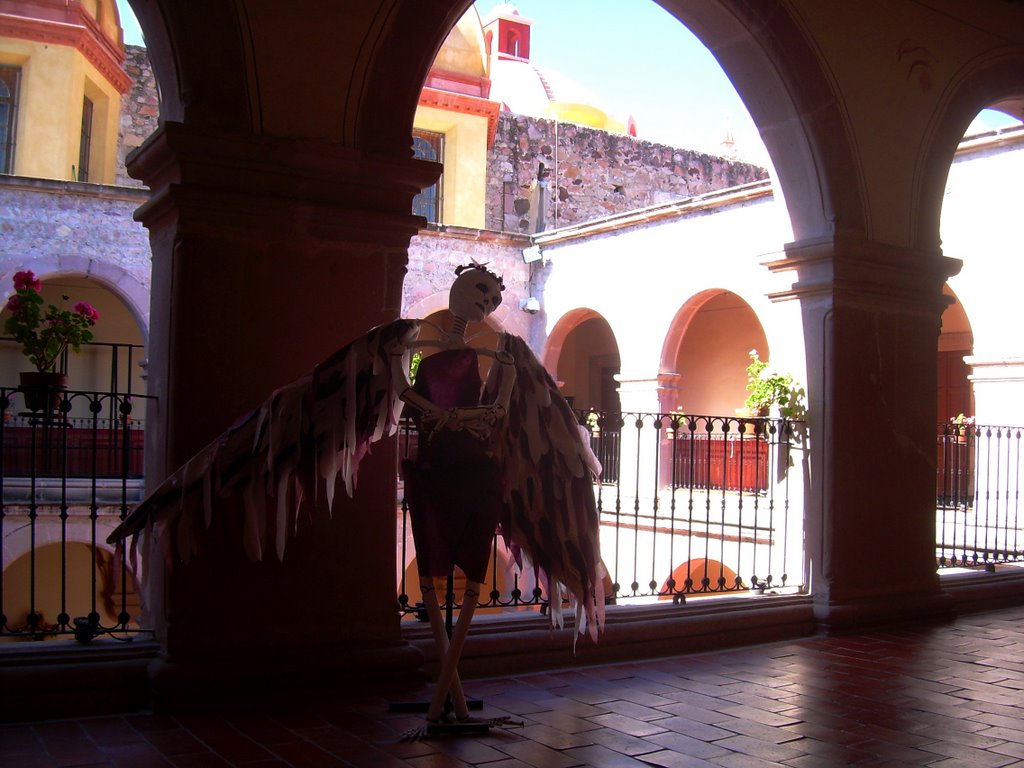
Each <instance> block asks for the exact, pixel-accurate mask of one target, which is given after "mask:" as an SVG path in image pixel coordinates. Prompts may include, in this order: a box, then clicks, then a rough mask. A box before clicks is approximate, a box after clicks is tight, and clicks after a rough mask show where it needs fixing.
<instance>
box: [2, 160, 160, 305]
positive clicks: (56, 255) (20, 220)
mask: <svg viewBox="0 0 1024 768" xmlns="http://www.w3.org/2000/svg"><path fill="white" fill-rule="evenodd" d="M146 199H147V193H146V192H145V190H133V189H125V188H121V187H105V186H101V185H98V184H86V183H79V182H72V181H48V180H43V179H25V178H22V177H18V176H0V274H4V275H8V276H9V275H10V274H11V273H13V272H14V271H17V270H18V269H22V268H24V267H26V266H29V265H32V266H33V267H34V268H35V269H36V270H37V271H42V270H43V269H44V268H45V269H47V270H52V271H75V272H82V273H84V274H92V273H95V272H97V271H102V272H104V273H105V274H104V276H105V277H107V279H108V280H110V281H111V282H120V281H119V280H117V278H116V277H114V275H121V276H123V277H126V278H128V279H130V280H131V281H132V282H134V283H136V284H138V285H140V286H142V287H144V288H145V289H147V290H148V288H149V284H150V250H149V237H148V233H147V232H146V229H145V227H143V226H142V225H141V224H139V223H138V222H137V221H134V220H133V219H132V214H133V213H134V212H135V209H136V208H138V207H139V206H140V205H141V204H142V203H144V202H145V201H146ZM3 289H4V290H8V289H9V285H8V284H7V280H6V279H5V280H4V285H3ZM145 308H146V309H147V310H148V302H147V303H146V305H145Z"/></svg>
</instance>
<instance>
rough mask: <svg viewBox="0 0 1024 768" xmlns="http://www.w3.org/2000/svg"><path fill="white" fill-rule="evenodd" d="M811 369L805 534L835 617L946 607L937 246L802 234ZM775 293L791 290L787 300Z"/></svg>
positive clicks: (942, 271)
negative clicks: (939, 560)
mask: <svg viewBox="0 0 1024 768" xmlns="http://www.w3.org/2000/svg"><path fill="white" fill-rule="evenodd" d="M786 251H787V258H786V259H783V260H781V261H779V262H775V263H773V264H771V265H769V266H770V267H771V268H772V269H774V270H783V269H795V270H796V271H797V274H798V280H797V282H796V283H795V284H794V286H793V291H792V292H791V293H789V294H788V296H791V297H796V298H798V299H799V300H800V302H801V308H802V312H803V324H804V335H805V342H806V354H807V372H808V379H809V380H808V386H807V392H808V434H809V449H810V472H809V475H808V476H807V479H806V506H805V514H806V522H805V527H806V542H807V556H808V558H809V570H810V573H809V581H808V583H809V584H810V585H811V586H812V588H813V594H814V598H815V603H816V613H817V615H818V617H819V619H820V620H821V621H823V622H824V623H825V624H826V625H827V626H831V627H842V626H852V625H856V624H860V623H862V622H865V621H871V620H875V619H891V618H895V617H911V616H915V615H917V616H920V615H929V614H935V613H937V612H941V611H944V610H948V609H949V608H950V602H949V601H948V600H947V599H946V596H944V595H943V594H942V593H941V591H940V588H939V581H938V575H937V573H936V562H935V498H936V497H935V462H936V454H935V397H936V381H937V379H936V371H935V350H936V347H937V342H938V335H939V329H940V317H941V313H942V310H943V308H944V307H945V300H944V299H943V297H942V284H943V283H944V281H945V279H946V277H947V276H948V275H950V274H953V273H955V272H956V271H957V269H958V268H959V264H958V262H955V261H954V260H952V259H944V258H942V256H941V254H940V253H938V252H923V251H913V250H908V249H900V248H895V247H891V246H886V245H883V244H880V243H875V242H869V241H862V240H854V239H842V238H836V239H828V240H820V241H813V242H811V241H805V242H799V243H793V244H791V245H789V246H788V247H787V248H786ZM775 298H783V296H782V295H779V296H776V297H775Z"/></svg>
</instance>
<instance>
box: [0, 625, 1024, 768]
mask: <svg viewBox="0 0 1024 768" xmlns="http://www.w3.org/2000/svg"><path fill="white" fill-rule="evenodd" d="M466 688H467V692H468V693H469V694H470V695H472V696H475V697H479V698H480V699H481V700H482V701H483V702H484V709H483V711H482V713H481V715H482V716H498V715H512V716H514V717H516V718H517V719H520V720H522V722H523V724H524V725H523V727H522V728H517V729H510V730H506V729H497V728H495V729H491V730H490V731H489V732H486V733H483V734H480V735H474V736H465V735H464V736H458V737H455V736H445V737H435V738H429V739H426V740H420V741H401V740H400V739H399V734H400V733H401V732H402V731H403V730H405V729H407V728H411V727H414V726H416V725H419V724H420V723H422V716H420V715H415V714H401V713H395V712H392V711H389V708H388V702H387V701H386V700H385V698H383V697H374V698H361V699H358V700H346V701H338V702H335V703H332V704H331V705H330V706H320V707H318V708H316V709H313V710H309V711H290V712H288V713H286V714H282V713H278V714H269V713H268V714H258V715H257V714H252V713H246V714H242V713H224V714H218V715H181V716H173V717H172V716H166V715H152V714H135V715H125V716H118V717H97V718H82V719H78V720H59V721H46V722H35V723H26V724H11V725H3V726H0V765H3V766H12V767H13V766H18V767H19V768H35V767H37V766H91V767H93V768H98V767H100V766H125V767H126V768H149V767H150V766H164V767H166V766H181V767H182V768H186V767H188V768H193V767H194V768H200V767H201V768H206V767H207V766H210V767H212V766H246V767H247V768H271V766H298V767H299V768H322V767H324V768H325V767H326V766H365V767H366V768H391V767H392V766H395V767H396V768H397V767H398V766H413V767H414V768H460V767H462V766H486V767H487V768H522V767H524V766H533V767H534V768H570V766H596V767H599V768H627V767H628V766H664V767H665V768H676V767H678V766H718V767H722V766H732V767H734V768H740V767H741V766H742V767H743V768H746V767H747V766H767V765H784V766H794V767H795V766H800V767H803V766H839V765H857V766H919V765H921V766H957V767H958V768H959V767H961V766H962V767H964V768H972V767H974V766H992V767H994V766H1006V765H1024V607H1021V608H1015V609H1010V610H1004V611H999V612H992V613H983V614H974V615H968V616H965V617H962V618H960V619H958V620H957V621H956V622H954V623H951V624H942V625H937V626H923V627H915V628H906V627H901V628H899V629H894V628H890V629H882V630H877V631H870V632H865V633H863V634H858V635H850V636H841V637H829V638H821V637H818V638H811V639H807V640H800V641H794V642H785V643H777V644H771V645H763V646H754V647H748V648H743V649H739V650H731V651H727V652H723V653H719V654H699V655H691V656H679V657H675V658H670V659H662V660H658V661H644V662H637V663H632V664H624V665H615V666H602V667H580V668H573V669H568V670H562V671H558V672H551V673H546V674H537V675H530V676H520V677H513V678H503V679H490V680H478V681H468V682H467V683H466ZM428 693H429V690H424V691H423V694H424V695H427V694H428Z"/></svg>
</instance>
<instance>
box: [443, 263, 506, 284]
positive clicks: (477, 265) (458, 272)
mask: <svg viewBox="0 0 1024 768" xmlns="http://www.w3.org/2000/svg"><path fill="white" fill-rule="evenodd" d="M468 269H478V270H480V271H481V272H483V273H485V274H487V275H490V276H491V277H493V278H494V281H495V282H496V283H497V284H498V288H499V289H500V290H502V291H504V290H505V281H504V279H503V278H502V277H501V275H499V274H498V273H496V272H493V271H492V270H490V269H488V268H487V264H486V263H484V264H480V263H478V262H476V261H474V262H471V263H469V264H460V265H459V266H457V267H456V268H455V275H456V277H457V276H459V275H461V274H462V273H463V272H465V271H466V270H468Z"/></svg>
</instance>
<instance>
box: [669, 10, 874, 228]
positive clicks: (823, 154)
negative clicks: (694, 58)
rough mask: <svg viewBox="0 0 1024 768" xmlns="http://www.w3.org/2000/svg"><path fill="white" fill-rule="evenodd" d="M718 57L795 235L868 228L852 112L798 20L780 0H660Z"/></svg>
mask: <svg viewBox="0 0 1024 768" xmlns="http://www.w3.org/2000/svg"><path fill="white" fill-rule="evenodd" d="M658 2H659V4H660V5H661V6H662V7H664V8H665V10H667V11H668V12H669V13H671V14H672V15H674V16H675V17H676V18H677V19H679V20H680V21H681V22H682V23H683V24H685V25H686V26H687V28H689V29H690V31H692V32H693V33H694V34H695V35H696V36H697V37H698V38H700V40H701V42H703V43H704V44H705V45H706V46H707V47H708V49H709V50H710V51H711V53H712V55H714V57H715V59H717V61H718V63H719V64H720V65H721V66H722V69H723V70H724V71H725V73H726V74H727V75H728V77H729V80H730V81H731V82H732V83H733V86H734V87H735V88H736V92H737V93H738V94H739V96H740V98H741V99H742V101H743V103H744V105H745V106H746V108H747V110H748V111H749V112H750V116H751V118H752V119H753V120H754V123H755V124H756V125H757V127H758V130H759V132H760V134H761V138H762V139H763V140H764V143H765V147H766V148H767V150H768V154H769V156H770V157H771V159H772V163H773V165H774V167H775V174H776V177H777V179H778V182H779V187H780V188H781V192H782V193H783V195H784V197H785V203H786V207H787V209H788V211H789V216H790V220H791V223H792V229H793V234H794V237H795V238H796V239H797V240H805V239H811V238H817V237H823V236H833V235H840V234H843V233H856V234H858V235H864V234H866V233H868V229H869V222H868V214H867V206H866V203H865V200H864V187H865V183H864V180H863V178H862V176H861V172H860V167H859V165H858V163H857V161H856V156H855V152H854V150H853V141H852V139H851V136H850V130H849V126H848V120H847V116H846V114H845V112H844V110H843V108H842V103H841V100H840V99H838V98H837V97H836V94H835V90H834V87H833V85H832V83H831V81H830V79H829V76H828V74H827V73H826V72H825V71H824V70H823V69H822V66H821V63H820V56H819V54H818V53H817V52H816V51H815V50H814V49H813V48H812V47H811V45H810V43H809V42H808V40H807V37H806V35H805V33H804V32H803V30H802V29H801V28H800V25H799V22H798V20H797V19H795V18H794V17H793V15H792V13H791V12H789V11H787V10H786V9H785V8H784V7H782V6H781V5H779V4H776V3H747V2H744V1H743V0H719V1H718V2H705V1H704V0H658Z"/></svg>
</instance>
